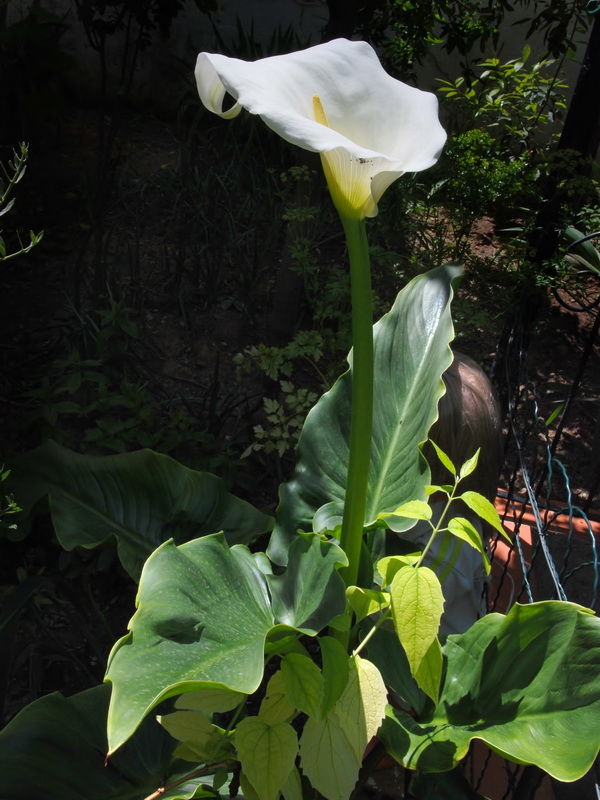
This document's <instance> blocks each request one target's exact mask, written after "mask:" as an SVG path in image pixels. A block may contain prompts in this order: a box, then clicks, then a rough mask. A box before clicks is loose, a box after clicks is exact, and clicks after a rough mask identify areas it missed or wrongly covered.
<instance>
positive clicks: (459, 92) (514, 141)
mask: <svg viewBox="0 0 600 800" xmlns="http://www.w3.org/2000/svg"><path fill="white" fill-rule="evenodd" d="M530 57H531V48H530V47H529V45H526V46H525V48H524V50H523V53H522V55H521V58H518V59H512V60H510V61H507V62H504V63H503V62H501V61H500V59H499V58H489V59H486V60H485V61H482V62H480V63H479V64H478V65H477V69H478V71H479V76H478V77H477V78H475V79H473V80H470V81H468V80H467V79H465V78H464V77H459V78H457V79H456V80H455V81H453V82H452V81H440V83H441V84H442V86H441V88H440V92H441V93H442V94H443V96H444V98H445V99H446V100H447V101H452V105H453V106H454V107H455V108H456V109H457V110H458V111H459V112H461V113H462V114H463V115H464V118H463V121H462V124H463V125H465V126H466V127H471V126H476V127H478V128H484V129H487V130H489V131H491V132H492V133H493V134H494V138H495V139H496V140H497V142H498V146H499V148H500V149H501V152H507V153H513V154H518V153H522V152H523V150H524V149H527V148H529V149H530V148H532V147H536V146H538V145H539V143H540V136H541V129H542V127H543V126H545V125H551V124H552V123H555V122H556V120H557V119H560V116H561V114H562V113H563V112H564V111H565V109H566V104H565V91H566V89H567V85H566V84H565V83H564V81H563V80H561V79H560V78H559V77H558V75H559V73H558V70H557V65H556V64H555V62H554V61H552V60H551V59H542V60H541V61H538V62H536V63H534V64H532V65H529V64H528V61H529V59H530ZM558 135H559V134H558V132H557V131H556V129H555V130H554V132H550V133H546V146H547V143H548V141H550V140H552V139H556V138H557V137H558Z"/></svg>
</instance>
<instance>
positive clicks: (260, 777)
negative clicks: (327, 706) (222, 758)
mask: <svg viewBox="0 0 600 800" xmlns="http://www.w3.org/2000/svg"><path fill="white" fill-rule="evenodd" d="M235 745H236V748H237V754H238V757H239V759H240V761H241V764H242V769H243V771H244V774H245V775H246V776H247V778H248V780H249V781H250V783H251V784H252V786H253V787H254V789H255V791H256V793H257V794H258V796H259V797H260V800H277V796H278V795H279V792H280V791H281V788H282V787H283V785H284V784H285V782H286V780H287V779H288V777H289V775H290V772H291V771H292V769H293V768H294V762H295V760H296V755H297V753H298V737H297V736H296V731H295V730H294V729H293V728H292V726H291V725H289V724H288V723H287V722H280V723H278V724H276V725H268V724H267V723H266V722H264V721H263V720H262V719H259V718H258V717H246V718H245V719H243V720H242V721H241V722H240V723H239V725H238V726H237V728H236V731H235Z"/></svg>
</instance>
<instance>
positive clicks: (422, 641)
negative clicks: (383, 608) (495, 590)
mask: <svg viewBox="0 0 600 800" xmlns="http://www.w3.org/2000/svg"><path fill="white" fill-rule="evenodd" d="M390 594H391V596H392V619H393V621H394V627H395V628H396V633H397V634H398V638H399V639H400V643H401V644H402V647H403V648H404V651H405V652H406V657H407V659H408V663H409V666H410V671H411V673H412V675H413V677H414V678H415V680H416V681H417V682H418V681H419V679H418V673H419V668H420V666H421V662H422V661H423V659H424V658H425V656H426V654H427V651H428V650H429V648H430V647H431V644H432V642H433V641H434V640H435V638H436V637H437V634H438V630H439V627H440V618H441V616H442V611H443V610H444V596H443V594H442V587H441V586H440V582H439V579H438V577H437V575H436V574H435V572H433V570H431V569H429V567H403V568H402V569H401V570H400V571H399V572H398V573H397V574H396V575H395V576H394V580H393V581H392V585H391V587H390ZM421 688H422V689H423V691H426V690H425V687H423V686H422V687H421Z"/></svg>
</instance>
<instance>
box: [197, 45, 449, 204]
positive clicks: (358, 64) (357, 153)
mask: <svg viewBox="0 0 600 800" xmlns="http://www.w3.org/2000/svg"><path fill="white" fill-rule="evenodd" d="M195 75H196V82H197V86H198V92H199V94H200V99H201V100H202V102H203V104H204V105H205V106H206V108H208V109H209V110H210V111H212V112H213V113H215V114H218V115H219V116H221V117H224V118H226V119H232V118H233V117H235V116H237V114H239V112H240V111H241V109H242V108H244V109H246V110H247V111H249V112H250V113H251V114H256V115H258V116H260V117H261V119H262V120H263V121H264V122H265V124H266V125H268V127H269V128H271V129H272V130H274V131H275V132H276V133H278V134H279V135H280V136H281V137H282V138H283V139H285V140H286V141H288V142H291V143H292V144H296V145H298V146H299V147H302V148H304V149H305V150H311V151H313V152H317V153H320V154H321V157H322V161H323V167H324V170H325V175H326V178H327V182H328V184H329V188H330V191H331V194H332V198H333V201H334V203H335V204H336V206H337V208H338V210H339V211H340V213H342V214H345V215H346V216H349V217H352V218H356V219H362V218H364V217H373V216H375V215H376V214H377V204H378V202H379V200H380V198H381V196H382V195H383V193H384V192H385V190H386V189H387V188H388V186H390V184H391V183H393V181H395V180H396V178H398V177H400V175H402V174H403V173H405V172H418V171H420V170H423V169H427V168H428V167H431V166H432V165H433V164H434V163H435V162H436V161H437V159H438V157H439V154H440V152H441V150H442V147H443V146H444V142H445V140H446V134H445V132H444V129H443V128H442V126H441V125H440V122H439V120H438V102H437V99H436V97H435V95H433V94H431V93H430V92H422V91H420V90H419V89H415V88H414V87H412V86H408V85H406V84H404V83H402V82H400V81H397V80H396V79H395V78H392V77H391V76H390V75H388V74H387V73H386V72H385V70H384V69H383V67H382V66H381V64H380V62H379V59H378V58H377V55H376V53H375V51H374V50H373V48H372V47H371V46H370V45H369V44H367V43H366V42H351V41H348V40H347V39H336V40H334V41H332V42H326V43H325V44H321V45H316V46H315V47H309V48H307V49H306V50H300V51H298V52H295V53H290V54H288V55H282V56H272V57H269V58H263V59H260V60H258V61H242V60H240V59H236V58H229V57H227V56H223V55H219V54H213V53H200V55H199V56H198V60H197V63H196V71H195ZM227 93H228V94H229V95H231V96H232V97H233V99H234V100H235V104H234V105H233V106H232V107H231V108H228V109H227V110H226V111H224V110H223V100H224V98H225V96H226V94H227Z"/></svg>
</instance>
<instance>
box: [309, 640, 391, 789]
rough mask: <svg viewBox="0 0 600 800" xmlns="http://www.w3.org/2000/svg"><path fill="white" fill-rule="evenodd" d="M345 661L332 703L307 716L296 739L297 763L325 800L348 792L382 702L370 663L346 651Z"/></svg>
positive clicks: (384, 695) (383, 693) (381, 689)
mask: <svg viewBox="0 0 600 800" xmlns="http://www.w3.org/2000/svg"><path fill="white" fill-rule="evenodd" d="M348 664H349V670H348V682H347V684H346V687H345V688H344V691H343V692H342V694H341V696H340V698H339V700H338V702H337V703H336V704H335V706H334V707H333V709H332V710H331V711H329V713H328V714H326V716H325V717H323V718H322V719H314V718H313V717H309V718H308V721H307V723H306V725H305V726H304V730H303V732H302V737H301V739H300V767H301V769H302V771H303V773H304V774H305V775H306V777H307V778H308V779H309V780H310V782H311V784H312V785H313V787H314V788H315V789H317V790H318V791H319V792H320V793H321V794H322V795H324V796H325V797H326V798H328V800H347V798H348V797H349V795H350V793H351V792H352V789H353V788H354V785H355V783H356V780H357V778H358V772H359V769H360V766H361V764H362V760H363V757H364V753H365V748H366V746H367V744H368V742H369V741H370V740H371V738H372V737H373V736H374V735H375V734H376V733H377V730H378V728H379V726H380V724H381V721H382V719H383V716H384V710H385V705H386V702H387V692H386V688H385V684H384V683H383V679H382V677H381V675H380V673H379V671H378V670H377V668H376V667H375V666H374V665H373V664H371V663H370V662H369V661H366V660H365V659H362V658H360V656H351V657H350V658H349V659H348Z"/></svg>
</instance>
